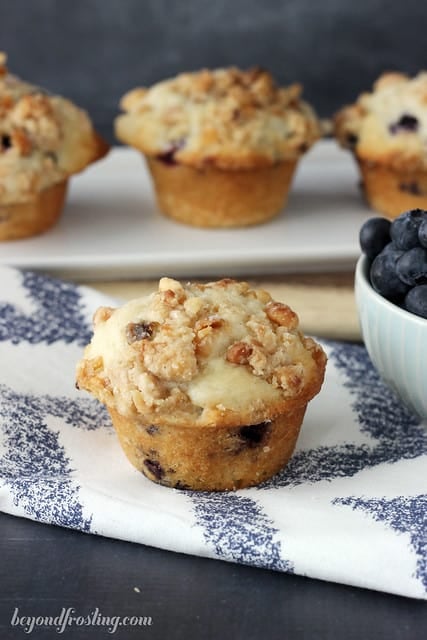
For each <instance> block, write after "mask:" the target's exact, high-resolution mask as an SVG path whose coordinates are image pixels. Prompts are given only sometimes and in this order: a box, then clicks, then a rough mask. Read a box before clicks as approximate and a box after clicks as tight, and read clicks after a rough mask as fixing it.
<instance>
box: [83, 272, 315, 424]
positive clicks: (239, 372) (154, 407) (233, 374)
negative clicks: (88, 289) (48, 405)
mask: <svg viewBox="0 0 427 640" xmlns="http://www.w3.org/2000/svg"><path fill="white" fill-rule="evenodd" d="M325 361H326V358H325V355H324V353H323V351H322V349H321V347H320V346H319V345H318V344H317V343H316V342H315V341H314V340H312V339H311V338H307V337H305V336H304V335H303V334H302V332H301V331H300V329H299V324H298V317H297V315H296V314H295V313H294V312H293V311H292V310H291V309H290V308H289V307H288V306H287V305H286V304H283V303H280V302H276V301H273V300H272V299H271V296H270V295H269V294H268V293H266V292H265V291H262V290H256V289H251V287H250V286H249V285H248V284H247V283H244V282H236V281H234V280H230V279H224V280H220V281H218V282H212V283H209V284H190V283H188V284H184V285H183V284H181V283H179V282H178V281H176V280H172V279H170V278H162V279H161V280H160V283H159V289H158V291H157V292H155V293H153V294H151V295H150V296H147V297H144V298H141V299H138V300H134V301H131V302H129V303H127V304H125V305H124V306H123V307H121V308H119V309H116V310H111V309H110V308H106V309H104V308H102V309H101V310H98V311H97V313H96V314H95V316H94V335H93V339H92V341H91V343H90V344H89V345H88V346H87V347H86V350H85V353H84V358H83V359H82V361H81V362H80V363H79V365H78V371H77V381H78V385H79V387H80V388H85V389H87V390H89V391H91V392H93V393H94V395H95V396H97V397H98V398H99V399H100V400H101V401H103V402H105V403H106V404H107V405H109V406H112V407H114V408H115V409H116V410H118V411H119V412H120V413H121V414H123V415H130V414H132V413H134V412H138V413H140V414H142V415H145V416H147V418H149V420H150V423H152V424H156V419H160V418H161V420H162V421H163V423H164V422H165V421H166V422H167V421H174V420H177V419H179V416H181V420H182V421H185V419H186V420H187V422H188V420H189V419H190V420H191V421H192V422H195V423H196V424H201V425H207V424H210V423H211V422H213V421H215V420H217V418H218V414H221V415H222V416H223V417H224V416H225V417H226V416H227V414H228V413H229V414H230V415H231V416H232V418H233V419H234V420H236V413H238V414H239V415H240V416H241V423H242V424H256V423H257V422H261V421H262V420H265V419H271V418H272V417H274V415H275V414H278V413H280V412H281V411H283V409H284V407H286V408H287V409H292V408H295V407H299V406H302V405H303V404H305V403H307V402H308V400H309V399H310V398H311V397H312V396H314V395H315V393H317V392H318V390H319V388H320V385H321V383H322V380H323V374H324V368H325ZM230 419H231V418H230Z"/></svg>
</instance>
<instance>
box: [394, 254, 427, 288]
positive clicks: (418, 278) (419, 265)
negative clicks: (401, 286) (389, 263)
mask: <svg viewBox="0 0 427 640" xmlns="http://www.w3.org/2000/svg"><path fill="white" fill-rule="evenodd" d="M396 273H397V275H398V276H399V278H400V279H401V280H402V281H403V282H406V284H409V285H411V287H414V286H415V285H417V284H427V250H426V249H423V247H414V248H413V249H409V251H405V253H404V254H402V256H401V257H400V258H399V259H398V261H397V262H396Z"/></svg>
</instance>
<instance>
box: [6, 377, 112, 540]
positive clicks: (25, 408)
mask: <svg viewBox="0 0 427 640" xmlns="http://www.w3.org/2000/svg"><path fill="white" fill-rule="evenodd" d="M48 416H52V417H59V418H63V419H64V420H65V422H66V423H67V424H69V425H70V426H73V423H74V426H76V425H78V426H79V427H80V428H82V427H83V428H84V427H86V428H89V429H94V428H96V427H97V426H101V425H102V424H105V415H104V414H103V412H102V411H101V412H100V411H99V407H98V406H97V403H95V402H91V401H88V400H83V401H82V402H76V401H70V400H68V399H67V398H53V397H52V398H50V397H43V396H39V397H35V396H29V395H25V394H19V393H15V392H13V391H12V390H11V389H8V388H7V387H4V385H0V425H1V424H3V433H4V436H3V454H2V455H1V456H0V469H1V474H0V485H1V484H2V483H3V484H6V485H7V486H8V487H9V489H10V491H11V494H12V497H13V501H14V503H15V504H16V506H18V507H21V508H23V509H25V511H26V513H27V514H28V515H29V516H31V517H32V518H34V519H36V520H41V521H42V522H51V523H53V524H57V525H62V526H66V527H72V528H75V529H80V530H82V531H89V529H90V518H85V517H84V516H83V508H82V505H81V504H80V502H79V486H78V483H77V482H76V478H75V476H74V470H73V469H72V467H71V461H70V459H69V457H68V456H67V454H66V452H65V450H64V448H63V447H62V446H61V445H60V444H59V442H58V435H57V433H55V432H54V431H51V430H50V429H49V428H48V426H47V424H46V418H47V417H48Z"/></svg>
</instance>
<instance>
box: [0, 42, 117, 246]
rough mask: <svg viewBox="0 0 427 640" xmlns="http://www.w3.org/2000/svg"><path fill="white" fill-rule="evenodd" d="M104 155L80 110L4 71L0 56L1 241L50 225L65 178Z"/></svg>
mask: <svg viewBox="0 0 427 640" xmlns="http://www.w3.org/2000/svg"><path fill="white" fill-rule="evenodd" d="M107 151H108V145H107V144H106V143H105V142H104V141H103V140H102V139H101V138H100V137H99V136H98V135H97V133H96V132H95V131H94V129H93V127H92V124H91V122H90V120H89V117H88V115H87V114H86V113H85V112H84V111H82V110H81V109H79V108H78V107H76V106H75V105H74V104H72V103H71V102H70V101H69V100H67V99H65V98H62V97H60V96H55V95H51V94H47V93H46V92H45V91H43V90H42V89H39V88H38V87H35V86H33V85H31V84H28V83H26V82H23V81H22V80H20V79H19V78H17V77H15V76H13V75H11V74H10V73H8V71H7V68H6V56H5V54H0V240H14V239H18V238H25V237H29V236H34V235H36V234H39V233H42V232H43V231H46V230H47V229H49V228H50V227H52V225H54V224H55V222H56V221H57V220H58V218H59V216H60V214H61V211H62V208H63V204H64V200H65V196H66V190H67V184H68V179H69V177H70V176H71V175H72V174H74V173H77V172H79V171H81V170H82V169H84V168H85V167H86V166H87V165H88V164H90V163H91V162H94V161H95V160H98V159H99V158H101V157H102V156H104V155H105V154H106V153H107Z"/></svg>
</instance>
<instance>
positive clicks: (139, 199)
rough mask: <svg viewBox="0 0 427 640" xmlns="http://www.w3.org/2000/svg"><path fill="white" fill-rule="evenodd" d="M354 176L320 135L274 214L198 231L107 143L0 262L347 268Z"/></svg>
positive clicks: (94, 275) (171, 270) (125, 272)
mask: <svg viewBox="0 0 427 640" xmlns="http://www.w3.org/2000/svg"><path fill="white" fill-rule="evenodd" d="M358 179H359V178H358V175H357V171H356V167H355V165H354V163H353V160H352V158H351V156H350V154H349V153H347V152H345V151H342V150H340V149H339V148H338V147H337V145H336V143H335V142H334V141H322V142H319V143H318V144H317V145H316V146H315V147H314V148H313V149H312V150H311V151H310V152H309V153H308V154H307V155H306V156H304V157H303V158H302V160H301V162H300V166H299V168H298V171H297V174H296V176H295V179H294V183H293V186H292V191H291V194H290V198H289V202H288V206H287V207H286V209H285V210H284V211H282V212H281V213H280V214H279V216H278V217H277V218H275V219H274V220H272V221H271V222H268V223H266V224H262V225H257V226H254V227H249V228H245V229H227V230H217V229H209V230H204V229H197V228H193V227H190V226H186V225H182V224H178V223H175V222H173V221H171V220H169V219H167V218H166V217H165V216H163V215H162V214H161V213H159V211H158V210H157V208H156V204H155V200H154V194H153V189H152V185H151V182H150V178H149V176H148V174H147V171H146V169H145V166H144V164H143V162H142V159H141V156H140V155H139V154H138V153H137V152H136V151H134V150H131V149H124V148H115V149H113V150H112V151H111V152H110V154H109V155H108V156H107V157H106V158H105V159H104V160H102V161H100V162H98V163H96V164H95V165H93V166H91V167H90V168H88V169H87V170H86V171H85V172H84V173H83V174H81V175H78V176H75V177H74V178H72V180H71V186H70V191H69V195H68V199H67V204H66V207H65V210H64V213H63V215H62V217H61V220H60V222H59V223H58V224H57V226H56V227H55V228H53V229H52V230H50V231H49V232H47V233H45V234H43V235H41V236H38V237H34V238H30V239H26V240H19V241H14V242H3V243H0V265H10V266H15V267H19V268H25V269H33V270H38V271H43V272H45V273H50V274H52V275H57V276H62V277H69V278H73V279H75V280H87V279H106V278H108V279H116V278H117V279H119V278H157V277H160V276H162V275H170V276H177V277H182V276H188V277H204V276H205V277H210V276H217V277H218V276H239V275H240V276H245V275H261V274H267V273H289V272H301V271H306V272H308V271H320V270H322V271H335V270H338V269H352V268H353V267H354V265H355V262H356V259H357V257H358V255H359V253H360V250H359V244H358V236H359V229H360V226H361V225H362V224H363V222H364V221H365V220H366V219H367V218H368V217H371V216H372V215H374V214H373V212H372V211H371V210H369V209H368V208H367V206H366V205H365V203H364V201H363V199H362V196H361V193H360V190H359V188H358Z"/></svg>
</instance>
